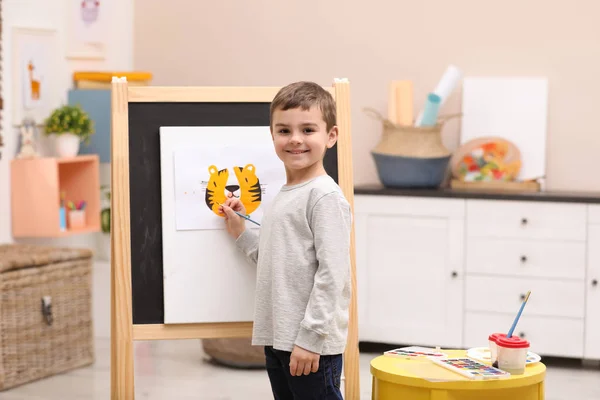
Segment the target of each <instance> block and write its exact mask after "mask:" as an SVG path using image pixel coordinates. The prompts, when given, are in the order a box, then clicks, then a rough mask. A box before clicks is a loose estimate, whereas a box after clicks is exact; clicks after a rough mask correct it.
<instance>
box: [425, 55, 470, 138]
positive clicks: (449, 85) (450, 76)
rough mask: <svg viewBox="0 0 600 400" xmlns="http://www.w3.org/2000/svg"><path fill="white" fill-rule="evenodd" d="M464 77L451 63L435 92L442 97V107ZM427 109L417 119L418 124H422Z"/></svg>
mask: <svg viewBox="0 0 600 400" xmlns="http://www.w3.org/2000/svg"><path fill="white" fill-rule="evenodd" d="M461 77H462V72H461V71H460V70H459V69H458V68H457V67H456V66H455V65H449V66H448V68H446V71H445V72H444V75H442V79H440V81H439V82H438V84H437V86H436V87H435V90H434V91H433V93H435V94H437V95H438V96H439V97H440V107H441V106H443V105H444V103H445V102H446V100H447V99H448V97H450V94H451V93H452V91H453V90H454V88H455V87H456V84H457V83H458V82H459V81H460V79H461ZM424 112H425V111H422V112H421V113H420V114H419V116H418V117H417V121H416V123H415V125H416V126H420V125H421V124H422V120H423V114H424Z"/></svg>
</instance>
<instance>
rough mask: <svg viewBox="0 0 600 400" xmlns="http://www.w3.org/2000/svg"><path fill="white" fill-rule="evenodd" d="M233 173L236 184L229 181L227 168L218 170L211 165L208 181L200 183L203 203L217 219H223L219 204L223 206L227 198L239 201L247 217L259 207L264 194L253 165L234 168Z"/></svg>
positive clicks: (263, 187) (263, 188)
mask: <svg viewBox="0 0 600 400" xmlns="http://www.w3.org/2000/svg"><path fill="white" fill-rule="evenodd" d="M233 171H234V173H235V178H236V179H237V182H230V181H229V178H230V175H229V170H228V169H227V168H225V169H221V170H219V169H218V168H217V167H216V166H215V165H211V166H210V167H208V172H209V174H210V176H209V179H208V181H203V182H202V186H203V189H204V190H205V195H204V201H205V203H206V205H207V206H208V208H209V209H210V210H211V211H212V212H213V213H215V214H216V215H218V216H219V217H224V215H223V214H222V213H220V212H219V204H223V203H224V202H225V200H227V199H228V198H238V199H240V201H241V202H242V204H243V205H244V208H246V214H247V215H248V216H249V215H250V214H251V213H253V212H254V211H256V209H257V208H258V207H260V204H261V201H262V195H263V194H264V192H265V185H261V184H260V181H259V179H258V176H257V175H256V168H255V167H254V165H252V164H247V165H246V166H244V167H238V166H235V167H233ZM236 183H237V184H236Z"/></svg>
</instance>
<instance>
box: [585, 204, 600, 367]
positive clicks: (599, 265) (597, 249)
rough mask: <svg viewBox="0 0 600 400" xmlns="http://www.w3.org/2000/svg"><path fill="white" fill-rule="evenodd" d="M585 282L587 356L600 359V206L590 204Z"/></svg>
mask: <svg viewBox="0 0 600 400" xmlns="http://www.w3.org/2000/svg"><path fill="white" fill-rule="evenodd" d="M589 215H590V225H589V228H588V246H587V249H588V252H587V254H588V268H587V275H586V283H585V293H586V298H587V302H586V313H585V358H589V359H596V360H598V359H600V206H597V205H594V206H590V214H589Z"/></svg>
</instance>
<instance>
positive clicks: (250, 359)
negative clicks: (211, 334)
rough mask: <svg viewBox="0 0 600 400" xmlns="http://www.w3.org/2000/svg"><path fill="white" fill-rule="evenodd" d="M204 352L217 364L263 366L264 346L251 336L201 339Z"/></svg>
mask: <svg viewBox="0 0 600 400" xmlns="http://www.w3.org/2000/svg"><path fill="white" fill-rule="evenodd" d="M202 347H203V350H204V352H205V353H206V354H207V355H209V356H210V357H212V359H213V360H214V361H215V362H216V363H219V364H222V365H225V366H228V367H232V368H264V367H265V350H264V349H265V348H264V347H263V346H253V345H252V339H251V338H219V339H203V340H202Z"/></svg>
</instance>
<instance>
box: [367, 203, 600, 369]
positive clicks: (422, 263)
mask: <svg viewBox="0 0 600 400" xmlns="http://www.w3.org/2000/svg"><path fill="white" fill-rule="evenodd" d="M467 197H468V196H465V198H457V197H454V198H450V197H425V196H423V197H417V196H413V195H376V194H368V195H367V194H357V195H356V196H355V221H356V225H355V226H356V256H357V258H356V260H357V285H358V286H357V288H358V293H357V297H358V310H359V315H358V317H359V321H358V323H359V340H360V341H369V342H380V343H391V344H404V345H423V346H438V345H439V346H442V347H460V348H469V347H474V346H485V345H487V337H488V335H489V334H490V333H492V332H506V331H508V329H509V328H510V326H511V324H512V322H513V319H514V318H515V316H516V314H517V312H518V310H519V307H520V306H521V302H522V299H523V296H524V295H525V293H527V291H528V290H531V292H532V294H531V297H530V299H529V302H528V304H527V306H526V308H525V310H524V312H523V315H522V317H521V319H520V322H519V325H518V326H517V329H516V330H515V334H517V335H520V336H523V337H525V338H527V339H528V340H530V342H531V344H532V351H535V352H537V353H539V354H541V355H543V356H559V357H577V358H586V359H600V205H594V204H587V203H585V202H567V201H565V202H561V201H537V200H528V201H525V200H518V199H514V198H512V199H510V200H508V199H502V200H499V199H491V198H490V199H475V198H467Z"/></svg>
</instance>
